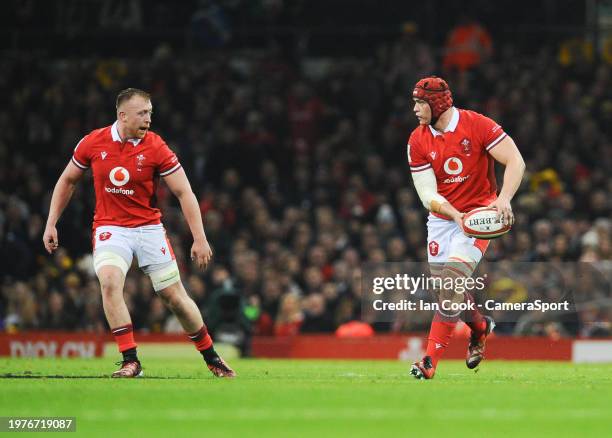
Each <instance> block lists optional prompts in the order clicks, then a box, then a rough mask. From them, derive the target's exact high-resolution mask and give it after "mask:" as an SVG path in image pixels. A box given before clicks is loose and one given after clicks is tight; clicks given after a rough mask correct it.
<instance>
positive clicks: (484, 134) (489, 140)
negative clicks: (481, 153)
mask: <svg viewBox="0 0 612 438" xmlns="http://www.w3.org/2000/svg"><path fill="white" fill-rule="evenodd" d="M476 127H477V135H478V137H479V139H480V141H481V144H482V145H483V148H484V150H485V151H487V152H489V151H490V150H491V149H493V148H494V147H495V146H497V145H498V144H499V142H500V141H502V140H503V139H504V138H505V137H506V136H507V135H508V134H506V133H505V132H504V130H503V129H502V127H501V126H500V125H499V124H497V123H496V122H495V121H493V120H491V119H490V118H488V117H486V116H483V115H482V114H479V117H478V121H477V123H476Z"/></svg>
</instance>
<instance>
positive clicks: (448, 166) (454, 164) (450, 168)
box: [444, 157, 463, 175]
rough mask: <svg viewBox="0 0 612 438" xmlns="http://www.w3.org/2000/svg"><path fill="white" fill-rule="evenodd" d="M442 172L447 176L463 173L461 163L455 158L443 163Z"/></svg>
mask: <svg viewBox="0 0 612 438" xmlns="http://www.w3.org/2000/svg"><path fill="white" fill-rule="evenodd" d="M444 171H445V172H446V173H448V174H449V175H459V174H460V173H461V172H462V171H463V163H462V162H461V160H460V159H459V158H457V157H450V158H449V159H448V160H446V161H445V162H444Z"/></svg>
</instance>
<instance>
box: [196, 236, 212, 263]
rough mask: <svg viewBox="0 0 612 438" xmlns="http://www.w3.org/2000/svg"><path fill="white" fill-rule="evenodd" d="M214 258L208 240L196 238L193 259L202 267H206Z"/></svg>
mask: <svg viewBox="0 0 612 438" xmlns="http://www.w3.org/2000/svg"><path fill="white" fill-rule="evenodd" d="M211 258H212V249H211V248H210V245H209V243H208V240H196V241H194V242H193V245H192V246H191V260H193V261H194V262H195V264H196V265H197V266H198V268H200V269H205V268H206V266H208V264H209V263H210V259H211Z"/></svg>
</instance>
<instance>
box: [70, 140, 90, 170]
mask: <svg viewBox="0 0 612 438" xmlns="http://www.w3.org/2000/svg"><path fill="white" fill-rule="evenodd" d="M87 137H88V136H87V135H86V136H85V137H83V138H82V139H81V141H79V142H78V143H77V145H76V147H75V148H74V152H73V153H72V162H73V163H74V165H75V166H77V167H78V168H79V169H82V170H87V169H89V167H90V166H91V154H90V150H89V149H90V148H89V143H88V141H87Z"/></svg>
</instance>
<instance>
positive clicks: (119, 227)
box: [43, 88, 235, 377]
mask: <svg viewBox="0 0 612 438" xmlns="http://www.w3.org/2000/svg"><path fill="white" fill-rule="evenodd" d="M116 106H117V121H116V122H115V123H113V124H112V125H111V126H107V127H105V128H101V129H97V130H95V131H92V132H91V133H90V134H88V135H86V136H85V137H83V139H82V140H81V141H80V142H79V143H78V144H77V146H76V148H75V149H74V154H73V156H72V159H71V160H70V162H69V163H68V165H67V166H66V169H65V170H64V172H63V173H62V175H61V176H60V178H59V180H58V182H57V184H56V185H55V189H54V190H53V196H52V198H51V206H50V208H49V217H48V219H47V225H46V228H45V232H44V236H43V243H44V245H45V248H46V249H47V251H48V252H49V253H52V252H53V251H55V250H56V249H57V247H58V237H57V229H56V227H55V225H56V223H57V221H58V220H59V217H60V215H61V213H62V211H63V210H64V208H65V207H66V205H67V204H68V202H69V201H70V197H71V196H72V193H73V192H74V189H75V186H76V183H77V182H78V181H79V180H80V179H81V177H82V176H83V174H84V173H85V171H86V170H87V169H89V168H91V169H92V173H93V180H94V188H95V193H96V209H95V214H94V221H93V236H92V242H93V263H94V269H95V272H96V275H97V276H98V279H99V281H100V287H101V289H102V304H103V307H104V313H105V315H106V319H107V321H108V324H109V326H110V328H111V331H112V333H113V336H114V337H115V341H116V342H117V346H118V348H119V352H121V353H122V355H123V360H122V362H121V368H120V369H119V370H117V371H115V372H114V373H113V375H112V376H113V377H139V376H141V375H142V367H141V365H140V361H139V360H138V356H137V353H136V347H137V345H136V342H135V340H134V332H133V327H132V321H131V318H130V314H129V312H128V308H127V306H126V303H125V300H124V298H123V285H124V282H125V276H126V274H127V272H128V270H129V268H130V265H131V264H132V259H133V257H134V256H136V258H137V260H138V266H139V267H140V268H141V269H142V271H143V272H144V273H145V274H147V275H148V276H149V277H150V278H151V282H152V284H153V288H154V290H155V291H156V293H158V294H159V296H160V297H161V299H162V301H163V302H164V304H165V305H166V306H167V307H168V308H169V309H170V310H171V311H172V312H174V314H175V315H176V316H177V318H178V319H179V321H180V322H181V325H182V326H183V328H184V330H185V331H186V332H187V334H188V336H189V338H190V339H191V340H192V341H193V342H194V344H195V346H196V348H197V349H198V351H200V352H201V353H202V356H203V357H204V360H205V361H206V364H207V365H208V368H209V369H210V371H211V372H212V373H213V374H214V375H215V376H218V377H234V376H235V373H234V371H233V370H232V369H231V368H230V367H229V366H228V365H227V364H226V363H225V362H224V361H223V359H221V357H219V355H218V354H217V353H216V352H215V349H214V348H213V342H212V339H211V337H210V335H209V334H208V331H207V329H206V325H205V324H204V321H203V319H202V315H201V314H200V310H199V309H198V307H197V305H196V304H195V302H194V301H193V300H192V299H191V298H190V297H189V295H187V292H186V291H185V288H184V287H183V284H182V282H181V278H180V275H179V270H178V266H177V264H176V260H175V258H174V252H173V251H172V247H171V246H170V242H169V241H168V239H167V238H166V232H165V230H164V227H163V225H162V223H161V220H160V219H161V212H160V210H159V209H158V208H156V196H155V193H156V189H157V186H158V184H159V179H160V177H162V178H163V179H164V181H165V182H166V184H167V185H168V187H169V188H170V191H172V193H173V194H174V195H175V196H176V197H177V198H178V200H179V202H180V204H181V209H182V211H183V215H184V216H185V219H186V220H187V223H188V224H189V229H190V230H191V234H192V235H193V246H192V247H191V258H192V260H194V261H195V263H196V264H197V266H198V267H199V268H205V267H206V265H207V264H208V263H209V262H210V259H211V257H212V251H211V249H210V246H209V244H208V241H207V239H206V235H205V233H204V226H203V224H202V216H201V214H200V208H199V206H198V202H197V199H196V197H195V195H194V194H193V191H192V190H191V186H190V184H189V181H188V179H187V176H186V174H185V171H184V170H183V168H182V167H181V164H180V163H179V161H178V158H177V157H176V155H175V154H174V152H172V151H171V150H170V148H169V147H168V146H167V145H166V143H165V142H164V141H163V139H162V138H161V137H160V136H159V135H157V134H155V133H154V132H152V131H150V127H151V117H152V114H153V106H152V105H151V99H150V96H149V94H148V93H146V92H145V91H142V90H138V89H135V88H128V89H126V90H123V91H122V92H120V93H119V95H118V96H117V101H116Z"/></svg>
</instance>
